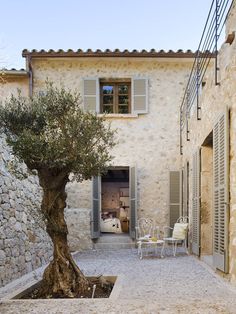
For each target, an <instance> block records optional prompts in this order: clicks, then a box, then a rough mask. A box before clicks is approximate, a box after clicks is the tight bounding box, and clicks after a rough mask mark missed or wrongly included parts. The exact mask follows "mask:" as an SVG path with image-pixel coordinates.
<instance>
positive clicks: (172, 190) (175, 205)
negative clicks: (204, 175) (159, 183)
mask: <svg viewBox="0 0 236 314" xmlns="http://www.w3.org/2000/svg"><path fill="white" fill-rule="evenodd" d="M180 213H181V174H180V171H170V173H169V214H170V222H169V224H170V227H171V228H173V227H174V224H175V223H176V221H177V219H178V218H179V217H180Z"/></svg>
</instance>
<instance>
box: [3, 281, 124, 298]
mask: <svg viewBox="0 0 236 314" xmlns="http://www.w3.org/2000/svg"><path fill="white" fill-rule="evenodd" d="M101 277H102V278H103V281H105V282H106V285H104V286H106V287H107V289H105V291H104V288H102V287H101V286H102V285H101V283H100V285H99V284H98V278H99V277H95V276H88V277H86V278H87V279H88V280H89V281H90V282H94V284H96V289H95V292H94V298H95V299H96V298H112V299H116V298H117V296H118V292H119V291H120V287H119V286H120V285H117V284H116V281H117V276H109V275H107V276H101ZM41 282H42V281H41V280H40V281H38V282H36V283H32V282H31V283H28V284H27V285H24V286H23V287H21V288H20V289H18V290H16V291H15V292H12V293H10V294H9V295H8V296H7V297H5V298H4V299H5V300H6V299H8V300H9V299H11V300H19V299H21V300H24V301H27V300H32V299H34V300H37V299H44V298H38V297H37V289H39V287H40V284H41ZM115 284H116V285H115ZM92 293H93V291H92V290H90V291H88V294H87V295H84V296H80V297H79V296H78V297H77V298H76V297H75V298H72V299H85V298H92ZM47 299H48V300H50V299H54V300H55V299H57V298H47ZM58 299H59V298H58ZM60 299H61V298H60Z"/></svg>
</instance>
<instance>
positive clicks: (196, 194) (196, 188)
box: [192, 148, 201, 256]
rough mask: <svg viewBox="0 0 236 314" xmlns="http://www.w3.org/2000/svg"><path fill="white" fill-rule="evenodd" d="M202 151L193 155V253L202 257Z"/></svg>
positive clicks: (198, 150)
mask: <svg viewBox="0 0 236 314" xmlns="http://www.w3.org/2000/svg"><path fill="white" fill-rule="evenodd" d="M200 171H201V169H200V149H199V148H198V149H197V151H196V152H195V153H194V154H193V173H192V176H193V177H192V179H193V181H192V182H193V185H192V252H193V254H195V255H197V256H199V255H200Z"/></svg>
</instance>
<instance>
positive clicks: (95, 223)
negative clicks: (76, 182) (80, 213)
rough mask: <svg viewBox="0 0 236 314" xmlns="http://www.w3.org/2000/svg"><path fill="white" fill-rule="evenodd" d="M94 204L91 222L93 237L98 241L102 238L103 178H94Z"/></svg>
mask: <svg viewBox="0 0 236 314" xmlns="http://www.w3.org/2000/svg"><path fill="white" fill-rule="evenodd" d="M92 184H93V189H92V195H93V204H92V206H93V207H92V217H91V218H92V220H91V236H92V239H97V238H99V236H100V215H101V177H93V183H92Z"/></svg>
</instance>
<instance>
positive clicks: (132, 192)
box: [129, 167, 137, 239]
mask: <svg viewBox="0 0 236 314" xmlns="http://www.w3.org/2000/svg"><path fill="white" fill-rule="evenodd" d="M129 197H130V216H131V217H130V236H131V238H132V239H135V238H136V234H135V233H136V229H135V227H136V226H137V171H136V167H130V168H129Z"/></svg>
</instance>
